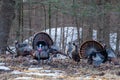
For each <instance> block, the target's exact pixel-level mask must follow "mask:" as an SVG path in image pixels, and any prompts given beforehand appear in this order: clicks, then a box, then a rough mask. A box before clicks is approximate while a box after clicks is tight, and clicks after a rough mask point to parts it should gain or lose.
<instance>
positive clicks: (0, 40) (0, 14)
mask: <svg viewBox="0 0 120 80" xmlns="http://www.w3.org/2000/svg"><path fill="white" fill-rule="evenodd" d="M14 18H15V1H14V0H0V53H5V51H6V48H7V41H8V38H9V33H10V28H11V25H12V21H13V20H14Z"/></svg>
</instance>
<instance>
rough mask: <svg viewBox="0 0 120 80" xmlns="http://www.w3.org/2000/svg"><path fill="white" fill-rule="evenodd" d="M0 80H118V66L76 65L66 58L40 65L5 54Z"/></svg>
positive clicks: (83, 61) (119, 75)
mask: <svg viewBox="0 0 120 80" xmlns="http://www.w3.org/2000/svg"><path fill="white" fill-rule="evenodd" d="M119 62H120V60H119ZM2 67H4V68H5V70H3V69H2ZM0 80H120V65H113V64H111V63H104V64H101V66H100V67H93V66H92V65H88V64H86V60H81V61H80V62H79V63H76V62H74V61H73V60H72V59H68V58H66V59H57V58H54V59H53V61H52V62H51V63H48V64H46V63H41V64H40V63H38V62H37V61H36V60H34V59H32V57H31V56H27V57H21V56H20V57H17V58H15V57H13V55H7V54H6V55H1V56H0Z"/></svg>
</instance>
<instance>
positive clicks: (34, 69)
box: [28, 67, 43, 71]
mask: <svg viewBox="0 0 120 80" xmlns="http://www.w3.org/2000/svg"><path fill="white" fill-rule="evenodd" d="M41 69H43V67H41V68H28V70H31V71H36V70H41Z"/></svg>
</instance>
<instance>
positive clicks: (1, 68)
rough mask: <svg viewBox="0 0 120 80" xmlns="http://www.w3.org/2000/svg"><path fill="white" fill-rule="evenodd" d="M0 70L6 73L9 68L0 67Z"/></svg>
mask: <svg viewBox="0 0 120 80" xmlns="http://www.w3.org/2000/svg"><path fill="white" fill-rule="evenodd" d="M0 70H5V71H7V70H10V68H8V67H5V66H0Z"/></svg>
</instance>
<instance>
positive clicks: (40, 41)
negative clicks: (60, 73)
mask: <svg viewBox="0 0 120 80" xmlns="http://www.w3.org/2000/svg"><path fill="white" fill-rule="evenodd" d="M32 45H33V49H34V51H35V52H34V53H33V54H32V56H33V58H34V59H36V60H38V62H40V60H49V59H50V56H51V55H52V54H57V53H59V54H63V53H62V52H60V51H58V50H57V49H55V48H54V47H55V45H54V43H53V40H52V38H51V37H50V36H49V35H48V34H47V33H45V32H39V33H37V34H36V35H35V36H34V38H33V44H32ZM63 55H64V54H63Z"/></svg>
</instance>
